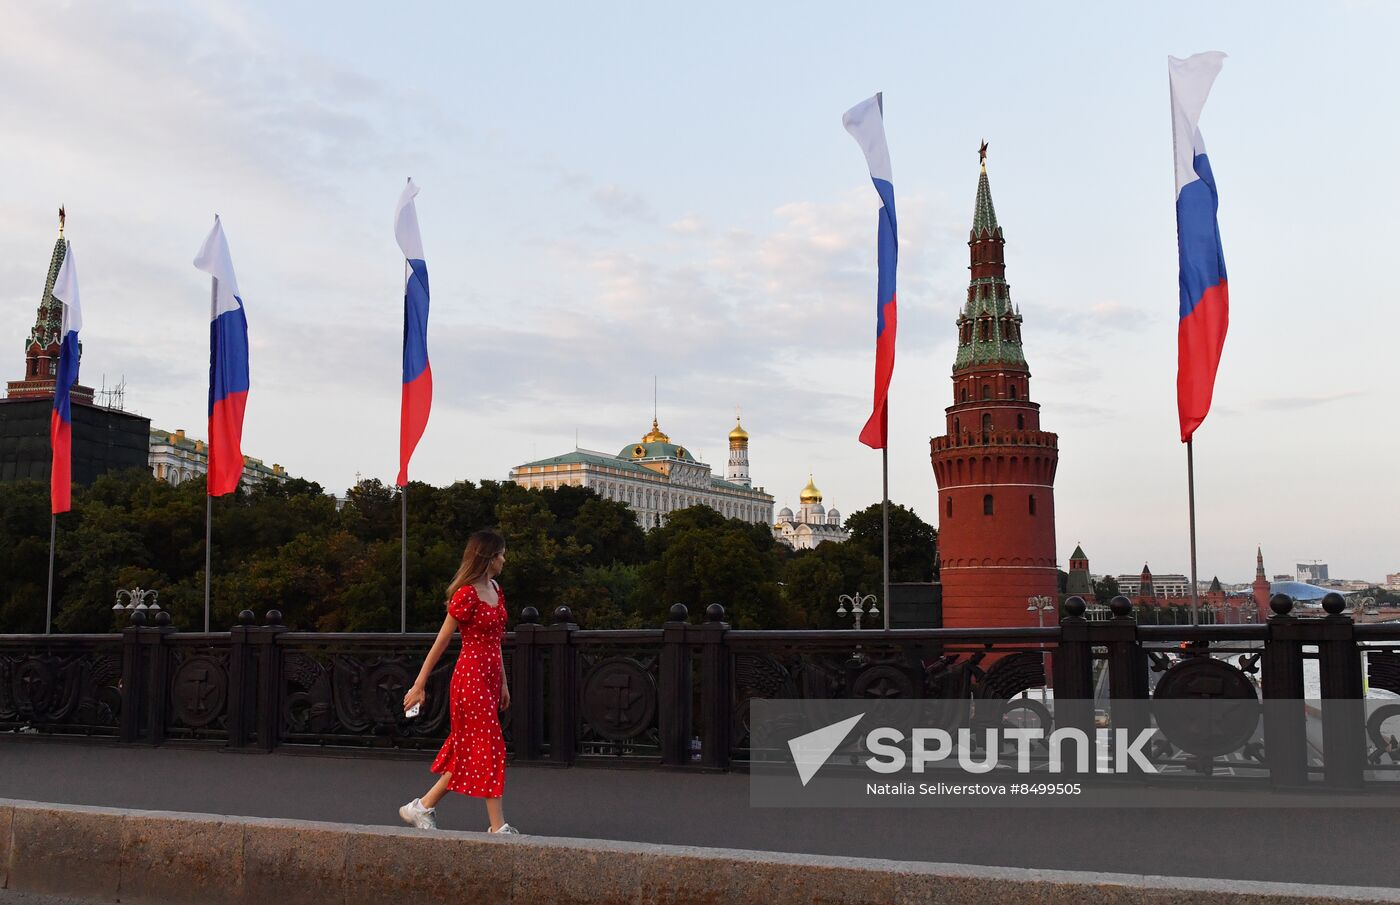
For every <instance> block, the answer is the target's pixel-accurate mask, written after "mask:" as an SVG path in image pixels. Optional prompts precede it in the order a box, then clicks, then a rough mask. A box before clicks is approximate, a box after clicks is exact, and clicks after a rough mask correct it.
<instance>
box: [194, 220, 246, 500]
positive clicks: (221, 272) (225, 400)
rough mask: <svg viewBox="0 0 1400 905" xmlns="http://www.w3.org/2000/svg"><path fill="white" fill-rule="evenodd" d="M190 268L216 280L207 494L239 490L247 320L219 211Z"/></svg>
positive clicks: (211, 325)
mask: <svg viewBox="0 0 1400 905" xmlns="http://www.w3.org/2000/svg"><path fill="white" fill-rule="evenodd" d="M194 266H195V267H197V268H199V269H200V270H202V271H204V272H205V273H207V274H209V275H210V276H212V277H213V278H214V293H213V299H212V301H211V303H210V312H209V495H210V496H223V495H224V494H226V493H233V492H234V491H235V490H237V489H238V482H239V480H240V479H242V477H243V448H242V447H243V412H244V410H245V409H246V408H247V405H248V386H249V378H248V318H247V317H246V316H245V315H244V313H243V296H242V295H241V294H240V293H239V291H238V280H237V279H236V278H235V277H234V275H233V258H232V257H231V256H230V255H229V251H228V240H227V239H226V238H224V227H223V224H222V223H220V222H219V218H218V216H217V215H215V217H214V228H213V229H211V230H210V231H209V235H208V236H206V237H205V239H204V246H203V247H202V248H200V250H199V254H198V255H196V256H195V259H194Z"/></svg>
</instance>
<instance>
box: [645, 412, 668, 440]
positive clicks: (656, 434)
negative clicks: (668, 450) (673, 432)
mask: <svg viewBox="0 0 1400 905" xmlns="http://www.w3.org/2000/svg"><path fill="white" fill-rule="evenodd" d="M642 442H643V443H670V442H671V438H670V437H668V436H666V435H665V434H663V433H662V432H661V428H659V427H657V426H656V419H655V418H653V419H651V430H650V431H648V432H647V433H646V435H645V436H643V437H642Z"/></svg>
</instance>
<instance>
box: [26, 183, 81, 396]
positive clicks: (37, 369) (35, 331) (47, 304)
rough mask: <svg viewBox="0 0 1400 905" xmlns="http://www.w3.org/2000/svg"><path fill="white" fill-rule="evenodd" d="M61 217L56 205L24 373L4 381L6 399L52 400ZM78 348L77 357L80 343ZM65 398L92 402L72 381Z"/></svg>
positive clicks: (59, 311) (58, 336)
mask: <svg viewBox="0 0 1400 905" xmlns="http://www.w3.org/2000/svg"><path fill="white" fill-rule="evenodd" d="M65 219H66V217H65V215H64V212H63V208H59V209H58V241H56V242H54V246H53V257H51V258H50V259H49V275H48V278H47V279H46V280H45V281H44V292H43V294H42V295H40V296H39V311H38V314H36V315H35V317H34V326H33V328H31V329H30V331H29V338H28V339H27V340H25V343H24V376H23V377H22V378H20V379H19V380H11V381H10V382H9V383H8V385H7V387H6V390H7V394H6V395H7V396H8V397H9V398H10V399H49V400H52V399H53V393H54V387H55V386H56V385H57V383H58V376H57V375H58V350H59V347H60V346H61V345H62V343H63V303H62V302H60V301H59V300H58V299H56V298H54V295H53V286H54V283H55V282H57V280H58V271H59V269H60V268H61V267H62V266H63V256H64V255H65V254H67V252H68V245H67V243H66V242H65V240H64V238H63V221H64V220H65ZM78 349H79V352H78V355H79V357H81V356H82V351H81V350H82V344H81V343H79V345H78ZM69 397H70V398H71V399H72V400H73V401H74V402H92V389H91V387H85V386H82V385H81V384H74V385H73V389H72V390H71V391H70V393H69Z"/></svg>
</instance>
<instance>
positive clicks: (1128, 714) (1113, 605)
mask: <svg viewBox="0 0 1400 905" xmlns="http://www.w3.org/2000/svg"><path fill="white" fill-rule="evenodd" d="M1108 607H1109V609H1110V610H1111V611H1112V613H1113V617H1112V618H1111V619H1109V620H1108V622H1098V623H1093V624H1092V626H1091V629H1090V631H1091V633H1092V634H1093V635H1095V636H1097V637H1096V640H1097V641H1099V642H1101V643H1103V644H1104V645H1105V646H1106V647H1107V648H1108V697H1109V701H1110V705H1109V706H1110V707H1112V706H1114V705H1119V704H1120V702H1121V706H1118V707H1117V709H1116V710H1115V712H1113V713H1111V714H1110V717H1109V719H1110V720H1111V722H1112V725H1113V726H1114V727H1115V728H1122V729H1126V730H1127V732H1128V735H1129V737H1131V738H1136V737H1137V736H1138V734H1139V733H1140V732H1142V731H1144V730H1145V729H1147V727H1148V725H1149V724H1150V722H1151V720H1150V719H1149V715H1148V696H1147V653H1146V651H1144V650H1143V648H1142V642H1141V641H1139V640H1138V626H1137V620H1136V619H1134V618H1133V604H1132V601H1130V600H1129V599H1128V598H1126V597H1124V596H1122V595H1119V596H1117V597H1114V598H1113V599H1112V600H1111V601H1109V604H1108ZM1110 738H1111V739H1113V740H1114V743H1115V744H1116V740H1117V738H1118V736H1117V735H1116V734H1115V735H1112V736H1110ZM1127 767H1128V772H1129V774H1131V775H1137V776H1140V775H1142V772H1143V771H1142V768H1141V767H1139V766H1138V765H1137V763H1136V761H1129V762H1128V764H1127Z"/></svg>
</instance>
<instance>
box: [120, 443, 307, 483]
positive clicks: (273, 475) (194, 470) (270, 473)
mask: <svg viewBox="0 0 1400 905" xmlns="http://www.w3.org/2000/svg"><path fill="white" fill-rule="evenodd" d="M147 464H148V465H149V466H150V469H151V474H153V475H155V476H156V478H157V479H158V480H161V481H164V482H166V483H167V484H176V485H178V484H183V483H185V482H186V481H189V480H191V479H193V478H198V477H200V476H202V475H205V474H208V472H209V444H207V443H205V442H204V441H203V440H194V439H191V438H189V437H186V436H185V432H184V431H183V430H177V431H175V432H174V433H171V432H170V431H163V430H157V429H155V428H151V431H150V445H149V447H148V456H147ZM287 478H288V475H287V470H286V469H285V468H283V467H282V466H281V465H278V464H276V463H274V464H272V465H267V464H265V463H264V462H263V460H262V459H255V458H253V457H252V456H244V457H243V476H242V477H241V478H239V481H238V486H239V487H241V488H243V489H244V490H247V489H249V488H250V487H252V486H253V485H254V484H260V483H262V482H263V481H285V480H287Z"/></svg>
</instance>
